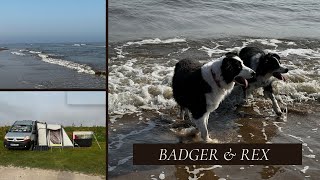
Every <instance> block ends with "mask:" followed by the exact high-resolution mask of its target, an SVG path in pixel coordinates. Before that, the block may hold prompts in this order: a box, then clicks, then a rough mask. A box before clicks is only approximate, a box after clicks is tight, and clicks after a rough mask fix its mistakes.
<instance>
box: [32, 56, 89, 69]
mask: <svg viewBox="0 0 320 180" xmlns="http://www.w3.org/2000/svg"><path fill="white" fill-rule="evenodd" d="M36 54H38V56H39V57H40V58H41V60H42V61H44V62H47V63H50V64H56V65H59V66H64V67H67V68H69V69H73V70H76V71H77V72H79V73H87V74H95V71H94V70H92V68H91V67H90V66H88V65H85V64H78V63H75V62H71V61H66V60H63V59H56V58H50V57H49V55H48V54H43V53H36Z"/></svg>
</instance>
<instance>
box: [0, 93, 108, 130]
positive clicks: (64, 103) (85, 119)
mask: <svg viewBox="0 0 320 180" xmlns="http://www.w3.org/2000/svg"><path fill="white" fill-rule="evenodd" d="M105 102H106V93H105V92H99V91H91V92H76V91H75V92H56V91H38V92H35V91H31V92H29V91H25V92H23V91H15V92H12V91H11V92H4V91H2V92H0V126H3V125H12V123H13V122H14V121H16V120H38V121H42V122H47V123H53V124H62V125H64V126H68V125H72V124H75V125H77V126H79V125H81V124H82V125H83V126H95V125H99V126H105V125H106V103H105Z"/></svg>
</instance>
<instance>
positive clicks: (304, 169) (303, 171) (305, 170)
mask: <svg viewBox="0 0 320 180" xmlns="http://www.w3.org/2000/svg"><path fill="white" fill-rule="evenodd" d="M308 169H309V166H305V167H304V168H303V169H301V170H300V171H301V172H302V173H303V174H305V173H306V172H307V170H308Z"/></svg>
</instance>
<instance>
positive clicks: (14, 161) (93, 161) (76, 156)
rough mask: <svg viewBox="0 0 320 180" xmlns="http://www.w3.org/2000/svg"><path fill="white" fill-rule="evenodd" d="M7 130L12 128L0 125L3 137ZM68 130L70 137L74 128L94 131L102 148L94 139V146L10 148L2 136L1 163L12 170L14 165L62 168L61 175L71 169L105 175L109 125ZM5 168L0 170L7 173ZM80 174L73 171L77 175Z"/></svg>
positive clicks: (0, 146) (68, 128) (60, 169)
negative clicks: (44, 149) (5, 144)
mask: <svg viewBox="0 0 320 180" xmlns="http://www.w3.org/2000/svg"><path fill="white" fill-rule="evenodd" d="M7 129H8V127H0V137H4V136H5V131H6V130H7ZM65 130H66V132H67V134H68V136H69V137H72V132H73V131H93V132H94V133H95V135H96V137H97V140H98V142H99V144H100V146H101V149H100V148H99V146H98V144H97V143H96V142H95V141H93V144H92V147H87V148H64V149H60V148H56V149H52V150H48V151H27V150H7V149H6V148H4V147H3V139H2V138H1V140H0V143H1V145H0V157H1V158H0V166H6V168H9V170H10V168H12V167H20V168H19V169H21V168H22V169H24V168H26V167H27V168H32V169H33V168H40V169H47V170H56V171H59V174H60V173H63V172H64V173H66V176H68V171H69V172H70V171H71V172H77V173H76V174H78V175H79V173H84V174H89V175H96V176H105V175H106V127H65ZM3 169H4V167H1V168H0V172H3ZM13 172H14V171H13ZM48 172H49V171H48ZM50 172H51V171H50ZM22 174H23V173H22ZM76 174H75V173H73V175H76ZM60 175H61V174H60Z"/></svg>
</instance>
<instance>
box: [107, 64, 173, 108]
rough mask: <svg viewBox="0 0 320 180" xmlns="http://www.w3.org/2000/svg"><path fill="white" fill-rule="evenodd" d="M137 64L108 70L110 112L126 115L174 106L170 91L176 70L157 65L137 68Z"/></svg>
mask: <svg viewBox="0 0 320 180" xmlns="http://www.w3.org/2000/svg"><path fill="white" fill-rule="evenodd" d="M136 61H137V59H131V60H128V61H126V63H124V64H122V65H121V66H111V67H109V94H108V98H109V100H108V105H109V112H110V113H126V112H136V111H139V110H141V109H167V108H172V107H173V106H175V102H174V100H173V98H172V89H171V79H172V76H173V67H167V66H164V65H157V64H146V65H142V64H139V65H138V66H137V63H135V62H136Z"/></svg>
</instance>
